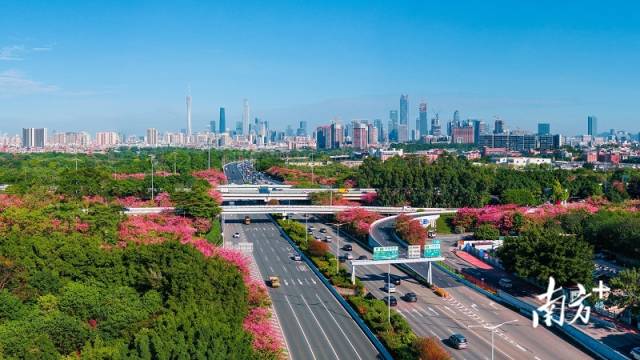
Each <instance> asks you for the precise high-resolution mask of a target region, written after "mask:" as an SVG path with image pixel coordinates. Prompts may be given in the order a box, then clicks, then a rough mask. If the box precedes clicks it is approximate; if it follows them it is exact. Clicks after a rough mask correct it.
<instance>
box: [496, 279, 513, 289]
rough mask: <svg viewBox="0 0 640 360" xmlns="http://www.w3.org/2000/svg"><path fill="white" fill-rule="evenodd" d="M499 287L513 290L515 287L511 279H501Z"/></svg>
mask: <svg viewBox="0 0 640 360" xmlns="http://www.w3.org/2000/svg"><path fill="white" fill-rule="evenodd" d="M498 285H500V287H501V288H505V289H511V288H512V287H513V283H512V282H511V280H510V279H507V278H502V279H500V281H498Z"/></svg>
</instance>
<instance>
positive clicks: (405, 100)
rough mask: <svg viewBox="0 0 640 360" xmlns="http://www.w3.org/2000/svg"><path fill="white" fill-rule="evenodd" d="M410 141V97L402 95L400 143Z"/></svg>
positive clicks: (399, 129)
mask: <svg viewBox="0 0 640 360" xmlns="http://www.w3.org/2000/svg"><path fill="white" fill-rule="evenodd" d="M407 140H409V95H404V94H402V95H400V126H399V127H398V141H399V142H406V141H407Z"/></svg>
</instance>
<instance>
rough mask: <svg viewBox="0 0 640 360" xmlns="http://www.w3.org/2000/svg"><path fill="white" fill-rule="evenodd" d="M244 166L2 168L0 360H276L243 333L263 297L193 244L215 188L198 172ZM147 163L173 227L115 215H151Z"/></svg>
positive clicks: (205, 246)
mask: <svg viewBox="0 0 640 360" xmlns="http://www.w3.org/2000/svg"><path fill="white" fill-rule="evenodd" d="M151 155H152V156H151ZM243 156H245V154H243V153H242V152H226V151H225V152H213V151H212V152H211V158H209V154H208V152H207V151H196V150H157V151H149V150H146V151H143V150H139V151H138V150H125V151H121V152H111V153H108V154H99V155H78V156H72V155H62V154H33V155H7V154H3V155H0V184H9V185H10V186H9V188H8V189H7V190H6V192H5V193H0V358H3V359H60V358H69V359H70V358H78V357H81V358H86V359H169V358H174V359H196V358H199V359H252V358H261V359H264V358H275V357H277V356H278V352H277V348H276V349H275V350H274V348H273V347H270V346H266V347H262V348H259V347H256V342H257V341H261V339H256V337H255V336H254V334H252V333H251V331H249V330H248V329H249V328H251V329H255V328H259V326H252V324H249V325H248V324H247V321H253V319H254V318H255V317H257V316H258V315H261V314H264V311H254V309H256V308H259V307H260V306H263V305H264V304H265V303H266V302H267V300H266V299H265V296H266V293H265V292H264V291H263V290H260V288H259V287H256V284H249V283H247V274H246V266H244V265H243V263H242V262H241V260H238V261H235V259H234V258H233V256H235V255H233V254H227V253H222V252H219V251H221V250H218V249H217V247H215V245H212V244H210V243H208V242H207V241H206V240H205V235H207V232H208V231H215V229H216V227H213V226H212V224H211V223H212V221H214V220H215V217H216V214H217V213H218V211H219V209H218V203H217V201H216V198H215V196H214V191H213V190H214V189H213V188H212V185H215V182H214V180H215V181H218V180H220V179H221V178H222V177H223V176H222V175H220V173H219V172H217V171H215V170H213V169H212V170H210V171H207V170H204V169H207V168H208V167H209V164H210V163H211V167H212V168H220V165H221V162H222V161H223V159H224V158H226V159H225V160H227V159H228V160H233V159H234V158H242V157H243ZM209 159H211V162H209ZM151 161H153V162H154V170H155V176H154V179H153V181H154V193H153V195H154V197H155V200H154V201H156V202H158V201H161V202H166V203H167V204H168V205H172V206H175V207H176V208H177V209H179V210H181V215H180V216H175V215H163V214H161V215H154V216H145V217H135V219H132V218H130V217H129V218H128V217H126V216H125V215H123V213H122V210H123V203H127V202H134V203H135V204H143V206H145V205H147V204H148V205H149V206H153V205H157V203H153V202H150V198H151V195H152V193H151V176H150V175H151ZM158 199H161V200H158ZM218 231H219V230H218ZM207 238H209V237H208V236H207ZM229 309H233V311H229ZM261 316H262V315H261ZM256 321H260V320H259V319H258V320H256ZM258 325H260V324H259V322H258ZM264 349H267V351H262V350H264Z"/></svg>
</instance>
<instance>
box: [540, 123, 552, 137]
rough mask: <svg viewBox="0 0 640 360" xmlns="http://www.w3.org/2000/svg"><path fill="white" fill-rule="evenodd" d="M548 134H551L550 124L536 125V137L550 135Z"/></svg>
mask: <svg viewBox="0 0 640 360" xmlns="http://www.w3.org/2000/svg"><path fill="white" fill-rule="evenodd" d="M550 134H551V124H549V123H538V135H550Z"/></svg>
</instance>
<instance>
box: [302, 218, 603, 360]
mask: <svg viewBox="0 0 640 360" xmlns="http://www.w3.org/2000/svg"><path fill="white" fill-rule="evenodd" d="M297 219H298V220H300V221H301V222H304V220H303V218H301V217H297ZM308 224H309V226H311V225H313V226H315V228H316V231H315V232H314V236H318V237H320V238H322V239H324V234H320V233H318V229H319V228H321V227H324V228H326V229H327V234H328V235H332V236H333V238H334V239H333V242H332V243H331V244H330V249H331V250H332V252H333V253H336V247H337V241H336V233H335V231H333V229H331V227H330V226H326V225H323V224H321V223H319V222H317V221H314V220H313V219H312V218H311V219H310V220H309V222H308ZM345 242H349V243H350V244H352V246H353V251H352V253H353V255H354V257H355V258H357V257H358V256H360V255H366V256H368V257H369V258H371V254H370V253H369V252H368V251H367V250H365V249H363V248H362V247H360V246H359V245H358V244H357V243H355V242H351V241H350V240H349V239H346V238H344V237H342V238H341V241H340V245H341V246H342V245H343V244H344V243H345ZM339 254H340V256H342V255H344V254H345V251H343V250H340V251H339ZM422 266H423V267H424V271H426V266H425V265H422ZM386 272H387V267H386V266H359V267H357V269H356V275H357V276H358V277H359V278H360V279H361V280H363V283H364V284H365V286H366V287H367V290H369V291H370V292H371V293H372V294H373V295H375V296H376V297H377V298H382V297H383V296H386V293H385V292H383V291H382V287H383V284H384V282H386V277H385V276H384V274H386ZM391 273H392V274H398V275H401V276H403V280H402V284H401V285H399V286H398V287H397V290H398V293H397V296H396V297H397V298H398V307H397V308H396V309H397V310H399V312H400V313H401V314H402V315H403V316H404V317H405V318H406V319H407V320H408V322H409V324H410V325H411V327H412V328H413V329H414V331H416V333H417V334H418V335H421V336H436V337H437V338H439V339H446V338H447V337H449V336H450V335H451V334H452V333H454V332H456V333H462V334H463V335H465V336H466V337H467V339H468V340H469V343H470V348H469V349H467V350H462V351H459V350H454V349H452V348H449V351H450V353H451V354H452V355H453V356H454V358H456V359H462V358H464V359H474V358H477V359H484V358H486V356H490V355H489V354H490V352H491V348H490V344H491V333H490V332H489V331H488V330H486V329H484V328H483V327H482V326H485V325H494V324H497V323H501V322H503V321H508V320H518V322H516V323H513V324H507V325H505V326H504V327H502V328H501V329H500V330H498V331H497V332H496V334H495V347H496V350H495V356H496V358H498V359H558V358H562V359H565V358H566V359H589V358H590V356H589V355H587V354H585V353H583V352H582V351H581V350H579V349H577V348H575V347H574V346H572V345H571V344H569V343H567V342H565V341H564V340H562V339H561V338H559V337H558V336H556V335H555V334H553V333H552V332H550V331H549V330H547V329H545V328H542V327H539V328H537V329H533V328H532V326H531V320H530V319H527V318H526V317H524V316H521V315H520V314H518V313H516V312H513V311H512V310H510V309H507V308H505V307H503V306H501V305H499V304H496V303H493V302H492V301H490V300H489V299H487V298H486V297H484V296H482V295H480V294H478V293H476V292H475V291H474V290H472V289H469V288H467V287H466V286H463V285H461V284H459V283H457V282H456V281H455V280H454V279H452V278H450V277H449V276H448V275H447V274H444V273H442V272H439V271H438V270H437V269H435V268H434V270H433V276H434V282H435V283H436V284H438V285H439V286H441V287H443V288H445V289H446V290H447V291H448V292H449V293H450V294H451V295H452V296H451V297H449V298H446V299H443V298H440V297H438V296H437V295H435V294H434V293H433V292H432V291H431V290H430V289H428V288H426V287H424V286H423V285H421V284H419V283H418V282H417V281H415V280H413V279H411V278H410V277H409V276H408V275H406V274H404V273H402V272H400V271H399V270H397V269H396V268H394V267H391ZM409 291H411V292H414V293H416V294H417V295H418V302H417V303H406V302H404V301H403V300H402V299H400V295H402V294H405V293H407V292H409ZM469 325H472V326H473V327H472V328H469ZM443 343H444V342H443ZM444 344H445V345H446V343H444Z"/></svg>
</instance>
